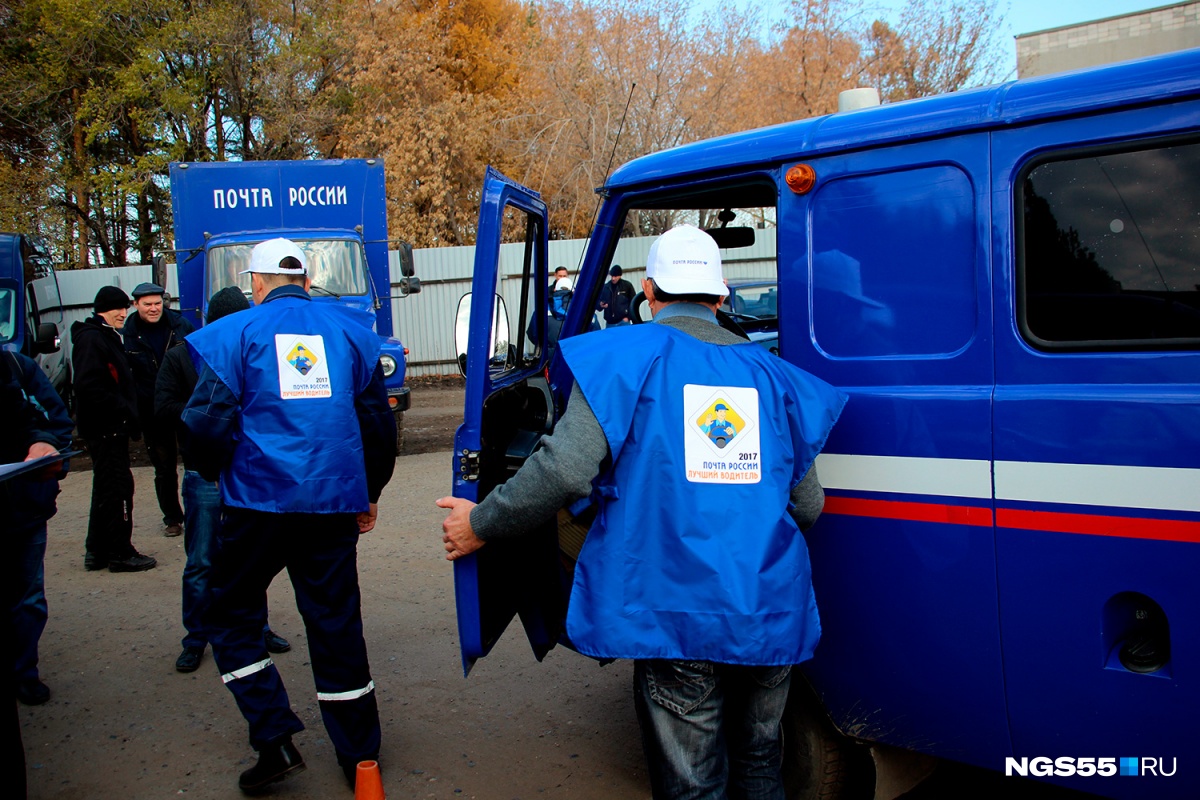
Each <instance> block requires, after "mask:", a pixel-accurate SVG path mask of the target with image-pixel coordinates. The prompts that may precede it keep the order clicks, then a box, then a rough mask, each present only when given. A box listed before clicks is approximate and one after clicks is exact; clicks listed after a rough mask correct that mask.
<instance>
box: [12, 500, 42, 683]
mask: <svg viewBox="0 0 1200 800" xmlns="http://www.w3.org/2000/svg"><path fill="white" fill-rule="evenodd" d="M4 533H5V536H6V537H7V538H8V540H9V541H10V542H11V543H12V548H11V551H10V552H11V554H12V556H13V558H12V561H11V562H10V563H9V580H8V585H9V593H10V603H9V607H10V608H11V609H12V625H13V633H14V641H13V650H14V651H15V653H14V656H15V659H14V669H13V677H14V678H15V679H16V681H17V682H18V683H20V682H22V681H36V680H38V641H39V640H40V639H41V638H42V631H44V630H45V629H46V619H47V616H48V607H47V604H46V581H45V576H46V568H45V563H46V523H45V522H40V523H35V524H33V525H29V526H27V527H22V528H18V529H17V530H8V531H5V532H4Z"/></svg>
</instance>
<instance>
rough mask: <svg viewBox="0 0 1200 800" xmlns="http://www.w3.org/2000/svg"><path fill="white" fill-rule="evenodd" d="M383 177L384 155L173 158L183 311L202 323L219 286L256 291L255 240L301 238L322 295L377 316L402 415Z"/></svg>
mask: <svg viewBox="0 0 1200 800" xmlns="http://www.w3.org/2000/svg"><path fill="white" fill-rule="evenodd" d="M383 176H384V172H383V162H382V161H381V160H379V159H345V160H332V161H243V162H215V163H174V164H171V204H172V209H173V211H174V221H175V250H176V263H177V265H178V274H179V294H180V310H181V312H182V313H184V314H185V315H187V316H188V317H189V319H190V320H191V321H192V323H193V324H195V325H197V326H199V325H201V324H202V323H203V317H204V313H205V310H206V309H207V307H208V300H209V298H210V297H212V295H213V294H214V293H215V292H217V291H218V290H220V289H223V288H225V287H226V286H233V285H237V286H241V287H242V289H243V290H244V291H246V293H247V295H248V294H249V289H250V281H249V275H244V274H241V271H242V270H244V269H246V268H247V267H248V266H249V255H250V250H251V249H252V248H253V245H255V244H257V243H258V242H261V241H264V240H266V239H272V238H275V237H283V238H287V239H292V240H294V241H296V242H297V243H298V244H300V245H301V247H303V248H304V249H305V251H306V253H307V255H308V259H309V262H310V263H309V274H310V277H311V278H312V279H313V284H314V287H313V291H312V292H311V294H312V296H313V299H314V300H316V301H318V302H340V303H344V304H347V305H352V306H355V307H358V308H361V309H363V310H366V311H369V312H371V313H373V314H374V316H375V331H376V332H377V333H378V334H379V336H380V338H381V339H382V345H383V354H382V356H381V360H382V361H383V363H384V372H385V374H386V376H387V377H386V382H387V387H388V395H389V399H390V400H391V402H392V403H393V407H394V408H395V410H397V411H403V410H404V409H405V408H407V407H408V403H409V401H408V389H407V387H405V386H404V372H405V360H404V347H403V345H402V344H401V343H400V342H399V341H398V340H397V339H395V338H394V337H393V336H392V333H393V328H392V306H391V302H390V299H389V295H390V294H391V292H390V288H391V277H390V273H389V269H388V241H387V197H386V194H385V193H384V180H383ZM389 359H391V361H390V364H389Z"/></svg>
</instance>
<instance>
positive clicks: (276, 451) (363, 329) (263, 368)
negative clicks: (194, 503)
mask: <svg viewBox="0 0 1200 800" xmlns="http://www.w3.org/2000/svg"><path fill="white" fill-rule="evenodd" d="M360 313H361V312H356V311H355V310H354V309H350V308H347V307H345V306H340V305H337V304H333V303H317V302H313V301H311V300H309V299H308V298H307V297H303V296H298V295H286V294H285V295H282V296H280V297H276V298H272V299H270V300H269V301H268V302H266V303H263V304H262V305H259V306H255V307H254V308H252V309H250V310H248V311H243V312H242V313H240V314H230V315H228V316H226V317H223V318H222V319H220V320H218V321H217V322H215V323H213V324H211V325H206V326H204V327H203V328H201V329H200V330H199V331H197V332H196V333H193V334H192V335H191V336H189V337H188V338H187V344H188V346H189V347H190V348H191V349H192V352H193V353H194V355H195V356H196V357H198V358H199V359H200V360H201V361H202V362H203V364H204V365H207V366H208V367H210V368H211V369H212V370H213V372H214V373H215V374H216V376H217V378H218V379H220V381H221V382H222V383H224V384H225V386H226V387H228V388H229V390H230V392H232V394H233V395H234V397H236V398H237V399H238V400H239V401H240V404H241V408H240V423H241V424H240V430H239V433H238V440H237V445H236V447H235V448H234V451H233V459H232V462H231V463H230V464H229V465H228V466H227V467H226V468H225V469H224V471H223V472H222V473H221V481H220V483H221V501H222V502H223V503H225V504H226V505H230V506H236V507H238V508H250V509H257V510H260V511H270V512H275V513H287V512H300V513H318V514H332V513H358V512H360V511H366V510H367V508H368V505H369V501H368V498H367V480H366V468H365V465H364V459H363V446H362V434H361V433H360V430H359V424H358V416H357V413H356V411H355V406H354V401H355V398H356V397H358V395H359V394H361V393H362V392H363V390H364V389H366V387H367V384H368V383H369V382H370V380H371V375H372V373H373V371H374V369H375V365H376V363H378V361H379V349H380V345H379V337H377V336H376V335H375V334H374V332H372V331H371V329H370V328H369V327H368V326H367V325H365V324H363V321H362V320H360V319H358V318H357V317H356V314H360Z"/></svg>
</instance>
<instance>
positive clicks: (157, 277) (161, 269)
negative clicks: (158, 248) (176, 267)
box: [150, 253, 167, 289]
mask: <svg viewBox="0 0 1200 800" xmlns="http://www.w3.org/2000/svg"><path fill="white" fill-rule="evenodd" d="M151 263H152V265H153V266H152V268H151V272H150V274H151V276H152V278H153V280H154V282H155V283H157V284H158V285H159V286H161V287H163V288H164V289H165V288H167V257H166V256H164V255H163V254H162V253H159V254H158V255H156V256H155V257H154V258H153V260H152V261H151Z"/></svg>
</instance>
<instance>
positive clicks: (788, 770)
mask: <svg viewBox="0 0 1200 800" xmlns="http://www.w3.org/2000/svg"><path fill="white" fill-rule="evenodd" d="M780 724H781V725H782V727H783V784H784V788H785V790H786V792H787V797H788V800H860V799H865V798H870V797H872V795H873V794H874V786H875V772H874V765H873V764H872V761H871V756H870V752H869V751H868V750H867V748H866V747H863V746H861V745H859V744H857V743H856V742H854V741H853V740H851V739H849V738H847V737H846V736H843V735H842V734H841V733H839V732H838V730H837V729H836V728H834V727H833V724H832V723H831V722H830V721H829V718H828V717H826V715H825V712H824V709H823V708H821V706H820V704H819V702H818V701H817V699H816V697H815V695H814V694H813V691H812V689H811V688H809V686H808V683H807V682H806V681H805V680H804V679H803V678H802V677H801V676H800V675H798V674H796V675H793V677H792V691H791V695H790V696H789V697H788V707H787V710H786V711H785V712H784V714H783V721H782V722H781V723H780Z"/></svg>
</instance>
